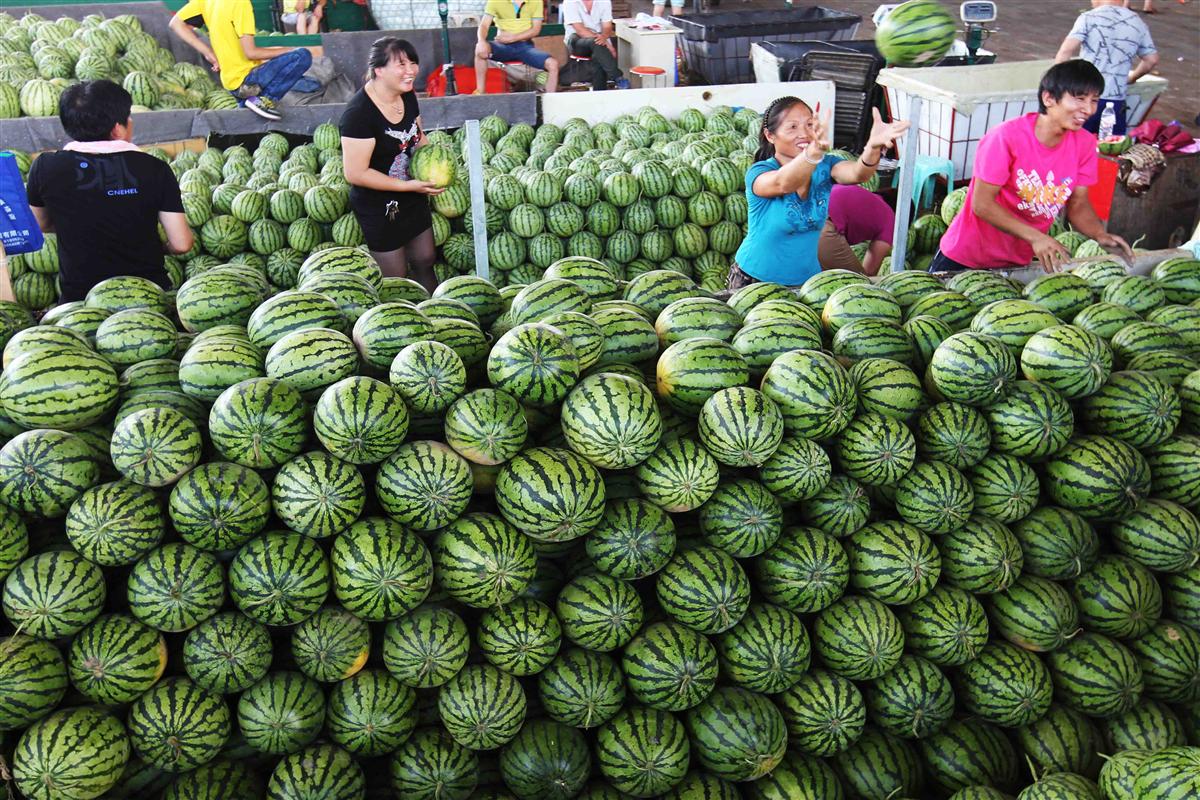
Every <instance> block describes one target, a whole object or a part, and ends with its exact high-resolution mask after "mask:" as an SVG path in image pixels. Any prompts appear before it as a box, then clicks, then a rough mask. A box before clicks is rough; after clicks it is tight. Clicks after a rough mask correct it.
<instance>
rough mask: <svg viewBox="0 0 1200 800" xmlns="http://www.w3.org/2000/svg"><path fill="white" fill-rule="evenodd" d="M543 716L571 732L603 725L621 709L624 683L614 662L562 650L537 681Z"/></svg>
mask: <svg viewBox="0 0 1200 800" xmlns="http://www.w3.org/2000/svg"><path fill="white" fill-rule="evenodd" d="M537 687H538V695H539V697H540V698H541V701H542V704H543V706H544V707H545V709H546V713H547V715H549V716H550V717H551V719H554V720H556V721H558V722H561V723H564V724H566V725H570V726H571V727H573V728H585V729H586V728H593V727H596V726H599V725H602V724H604V723H605V722H607V721H608V720H609V719H611V718H612V717H613V715H614V714H616V713H617V712H618V711H620V709H621V705H622V703H623V702H624V700H625V683H624V679H623V677H622V671H621V668H620V667H618V666H617V662H616V661H615V660H614V659H613V658H612V657H611V656H609V655H607V654H605V653H597V652H596V651H594V650H585V649H582V648H569V649H565V650H563V652H562V653H560V654H559V655H558V656H557V657H556V658H555V659H554V660H553V661H551V662H550V664H549V665H548V666H547V667H546V669H545V670H543V671H542V672H541V673H540V674H539V675H538V677H537Z"/></svg>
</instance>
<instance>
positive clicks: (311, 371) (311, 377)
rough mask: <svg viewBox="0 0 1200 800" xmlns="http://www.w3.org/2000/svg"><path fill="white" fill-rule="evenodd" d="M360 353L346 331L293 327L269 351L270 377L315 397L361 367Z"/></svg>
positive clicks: (266, 363)
mask: <svg viewBox="0 0 1200 800" xmlns="http://www.w3.org/2000/svg"><path fill="white" fill-rule="evenodd" d="M358 361H359V355H358V350H357V348H355V346H354V343H353V342H352V341H350V339H349V337H347V336H346V335H345V334H342V333H339V332H337V331H335V330H331V329H329V328H309V329H307V330H300V331H293V332H292V333H289V334H287V335H285V336H283V337H282V338H281V339H279V340H278V341H277V342H275V344H273V345H271V349H270V350H268V351H267V354H266V360H265V368H266V373H267V377H269V378H275V379H276V380H281V381H283V382H284V383H288V384H290V385H291V386H292V387H293V388H295V389H296V390H297V391H299V392H300V393H301V395H303V396H304V397H305V399H310V400H315V399H317V398H318V397H320V395H321V392H323V391H324V390H325V389H326V388H328V387H329V386H331V385H333V384H334V383H337V382H338V381H339V380H341V379H343V378H347V377H349V376H351V375H353V374H354V373H355V372H356V371H357V370H358Z"/></svg>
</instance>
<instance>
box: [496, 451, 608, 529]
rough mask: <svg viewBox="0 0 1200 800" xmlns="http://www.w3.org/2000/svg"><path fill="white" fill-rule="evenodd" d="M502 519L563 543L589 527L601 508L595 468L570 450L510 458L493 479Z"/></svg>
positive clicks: (601, 486)
mask: <svg viewBox="0 0 1200 800" xmlns="http://www.w3.org/2000/svg"><path fill="white" fill-rule="evenodd" d="M496 504H497V507H498V508H499V510H500V513H501V514H502V515H504V517H505V519H507V520H508V521H509V522H511V523H512V524H513V525H515V526H516V527H517V528H519V529H520V530H522V531H524V532H525V533H526V535H528V536H530V537H531V538H533V539H536V540H539V541H567V540H570V539H575V538H578V537H580V536H582V535H584V534H585V533H587V532H588V531H589V530H591V529H592V528H594V527H595V526H596V524H597V523H598V522H599V521H600V517H601V516H602V514H603V510H604V488H603V483H602V481H601V480H600V473H599V471H598V470H597V469H596V468H595V467H593V466H592V465H591V464H590V463H589V462H587V461H585V460H584V459H582V458H580V457H579V456H577V455H575V454H574V453H572V452H570V451H567V450H562V449H558V448H553V447H545V448H533V449H530V450H526V451H524V452H522V453H521V454H519V455H518V456H516V457H515V458H513V459H512V460H511V461H509V462H508V463H507V464H505V465H504V467H503V469H501V471H500V474H499V476H498V478H497V480H496Z"/></svg>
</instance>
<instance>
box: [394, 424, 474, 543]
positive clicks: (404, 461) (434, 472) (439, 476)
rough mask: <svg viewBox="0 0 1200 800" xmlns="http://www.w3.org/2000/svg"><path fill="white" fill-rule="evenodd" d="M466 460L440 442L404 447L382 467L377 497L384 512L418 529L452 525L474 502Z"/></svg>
mask: <svg viewBox="0 0 1200 800" xmlns="http://www.w3.org/2000/svg"><path fill="white" fill-rule="evenodd" d="M471 489H472V485H471V469H470V466H469V465H468V463H467V461H466V460H465V459H463V458H462V457H461V456H459V455H458V454H457V453H455V452H454V451H453V450H452V449H451V448H450V447H448V446H446V445H444V444H442V443H441V442H433V441H414V442H409V443H408V444H404V445H401V446H400V447H399V448H397V449H396V451H395V452H394V453H392V455H391V456H389V457H388V458H387V459H386V460H384V462H383V463H382V464H380V465H379V471H378V472H377V473H376V477H375V494H376V496H377V497H378V498H379V503H380V505H381V506H382V507H383V510H384V512H385V513H386V514H387V515H388V516H389V517H391V518H392V519H394V520H396V521H397V522H399V523H401V524H402V525H406V526H408V527H410V528H413V529H415V530H421V531H428V530H433V529H435V528H441V527H443V526H445V525H448V524H449V523H451V522H453V521H454V520H455V519H456V518H457V517H458V516H459V515H460V514H461V513H462V512H463V511H464V510H465V509H466V507H467V503H468V502H469V501H470V499H471Z"/></svg>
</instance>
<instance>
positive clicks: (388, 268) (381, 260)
mask: <svg viewBox="0 0 1200 800" xmlns="http://www.w3.org/2000/svg"><path fill="white" fill-rule="evenodd" d="M371 257H372V258H374V259H375V262H376V263H377V264H379V271H380V272H382V273H383V276H384V277H385V278H407V277H408V259H407V258H406V257H405V255H404V248H403V247H401V248H399V249H396V250H386V251H382V252H381V251H379V250H372V251H371Z"/></svg>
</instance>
